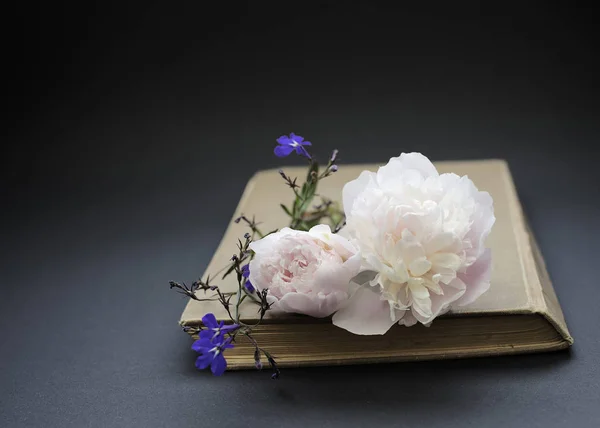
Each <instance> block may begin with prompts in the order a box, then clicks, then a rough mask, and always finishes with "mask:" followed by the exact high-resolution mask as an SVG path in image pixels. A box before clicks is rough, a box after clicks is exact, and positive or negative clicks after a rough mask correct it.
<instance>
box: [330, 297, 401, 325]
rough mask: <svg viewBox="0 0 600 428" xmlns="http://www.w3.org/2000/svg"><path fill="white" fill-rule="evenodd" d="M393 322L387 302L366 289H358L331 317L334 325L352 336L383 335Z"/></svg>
mask: <svg viewBox="0 0 600 428" xmlns="http://www.w3.org/2000/svg"><path fill="white" fill-rule="evenodd" d="M395 322H396V321H395V320H392V317H391V316H390V305H389V303H388V302H387V300H381V298H380V295H379V293H375V292H374V291H372V290H370V289H369V288H366V287H361V288H359V289H358V290H357V291H356V293H354V295H353V296H352V298H351V299H350V300H349V302H348V304H347V306H345V307H344V308H342V309H340V310H339V311H337V312H336V314H335V315H334V316H333V324H334V325H336V326H338V327H340V328H343V329H345V330H348V331H349V332H350V333H354V334H365V335H366V334H384V333H385V332H387V331H388V330H389V329H390V327H391V326H392V325H394V323H395Z"/></svg>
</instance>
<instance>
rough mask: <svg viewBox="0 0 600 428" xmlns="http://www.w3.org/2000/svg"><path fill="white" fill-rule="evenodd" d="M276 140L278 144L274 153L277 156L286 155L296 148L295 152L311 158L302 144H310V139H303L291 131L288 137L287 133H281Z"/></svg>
mask: <svg viewBox="0 0 600 428" xmlns="http://www.w3.org/2000/svg"><path fill="white" fill-rule="evenodd" d="M277 142H278V143H279V146H277V147H275V155H276V156H277V157H280V158H283V157H286V156H288V155H289V154H290V153H292V152H293V151H294V150H296V153H298V154H299V155H302V156H305V157H307V158H309V159H311V157H310V155H309V154H308V152H307V151H306V148H304V146H312V144H311V142H310V141H304V138H303V137H301V136H299V135H296V134H294V133H293V132H292V133H291V134H290V136H289V137H288V136H287V135H282V136H281V137H279V138H278V139H277Z"/></svg>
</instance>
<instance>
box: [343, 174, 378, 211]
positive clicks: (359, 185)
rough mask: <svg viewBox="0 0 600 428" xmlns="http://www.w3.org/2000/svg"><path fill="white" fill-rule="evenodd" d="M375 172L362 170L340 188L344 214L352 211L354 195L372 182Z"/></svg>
mask: <svg viewBox="0 0 600 428" xmlns="http://www.w3.org/2000/svg"><path fill="white" fill-rule="evenodd" d="M374 177H375V174H374V173H373V172H370V171H363V172H361V174H360V175H359V176H358V178H357V179H356V180H352V181H349V182H348V183H346V184H345V185H344V189H343V190H342V199H343V204H344V211H345V213H346V216H347V217H349V216H350V215H351V212H352V205H353V204H354V200H355V199H356V197H357V196H358V195H359V194H360V193H361V192H362V191H363V190H365V188H366V187H367V186H368V185H369V184H370V183H373V179H374Z"/></svg>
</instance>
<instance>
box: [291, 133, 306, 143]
mask: <svg viewBox="0 0 600 428" xmlns="http://www.w3.org/2000/svg"><path fill="white" fill-rule="evenodd" d="M290 140H294V141H295V142H296V143H301V142H302V141H304V137H301V136H300V135H296V134H294V133H293V132H292V133H291V134H290Z"/></svg>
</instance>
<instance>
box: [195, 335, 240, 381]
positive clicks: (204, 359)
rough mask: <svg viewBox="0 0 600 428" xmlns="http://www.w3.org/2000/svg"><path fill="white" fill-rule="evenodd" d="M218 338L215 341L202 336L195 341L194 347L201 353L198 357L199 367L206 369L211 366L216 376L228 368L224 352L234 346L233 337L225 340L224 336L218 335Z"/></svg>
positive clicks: (197, 364)
mask: <svg viewBox="0 0 600 428" xmlns="http://www.w3.org/2000/svg"><path fill="white" fill-rule="evenodd" d="M217 339H219V340H217V341H213V340H210V339H208V338H204V339H203V338H200V339H198V340H196V341H195V342H194V343H193V345H192V349H193V350H194V351H196V352H198V353H199V354H200V356H199V357H198V358H196V367H197V368H198V369H200V370H204V369H205V368H207V367H208V366H210V370H211V371H212V372H213V374H214V375H215V376H221V375H222V374H223V373H224V372H225V369H226V368H227V361H225V357H224V356H223V352H224V351H225V350H226V349H231V348H233V345H232V344H231V338H227V339H225V340H223V338H222V337H218V338H217ZM215 342H216V343H215Z"/></svg>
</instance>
